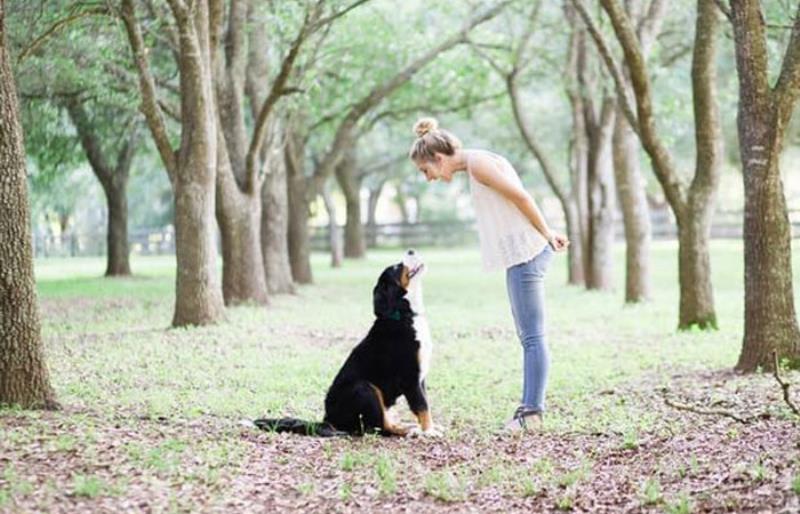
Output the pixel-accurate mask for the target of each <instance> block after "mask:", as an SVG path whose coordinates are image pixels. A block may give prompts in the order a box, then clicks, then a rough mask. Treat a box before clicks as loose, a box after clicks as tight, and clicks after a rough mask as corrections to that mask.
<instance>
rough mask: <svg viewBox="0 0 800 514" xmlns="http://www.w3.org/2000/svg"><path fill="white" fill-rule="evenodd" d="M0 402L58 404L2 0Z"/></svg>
mask: <svg viewBox="0 0 800 514" xmlns="http://www.w3.org/2000/svg"><path fill="white" fill-rule="evenodd" d="M0 134H2V137H0V263H2V267H0V405H19V406H21V407H23V408H57V407H58V404H57V403H56V401H55V394H54V392H53V389H52V387H51V386H50V377H49V373H48V370H47V365H46V363H45V359H44V352H43V350H42V336H41V325H40V321H39V308H38V306H37V303H36V286H35V282H34V277H33V250H32V248H31V229H30V214H29V212H28V189H27V186H28V184H27V172H26V170H25V148H24V144H23V137H22V126H21V125H20V121H19V106H18V105H17V92H16V86H15V84H14V76H13V74H12V72H11V66H10V63H9V62H8V50H7V44H6V32H5V3H4V2H3V1H2V0H0Z"/></svg>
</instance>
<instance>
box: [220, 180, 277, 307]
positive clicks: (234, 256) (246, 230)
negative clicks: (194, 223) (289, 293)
mask: <svg viewBox="0 0 800 514" xmlns="http://www.w3.org/2000/svg"><path fill="white" fill-rule="evenodd" d="M217 173H218V180H217V222H218V223H219V229H220V235H221V237H222V296H223V298H224V300H225V304H226V305H237V304H242V303H256V304H261V305H264V304H266V303H267V281H266V278H265V275H264V257H263V255H262V253H261V191H260V190H259V191H254V192H252V193H250V194H247V193H244V192H242V191H240V190H239V187H238V186H237V185H236V184H235V183H234V178H233V175H231V174H229V173H230V171H229V170H228V171H225V170H219V169H218V171H217ZM225 180H228V181H229V182H230V183H228V184H227V185H222V184H221V183H220V182H222V181H225Z"/></svg>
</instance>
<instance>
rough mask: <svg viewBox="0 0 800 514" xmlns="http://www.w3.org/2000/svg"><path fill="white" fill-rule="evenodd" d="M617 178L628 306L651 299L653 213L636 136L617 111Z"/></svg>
mask: <svg viewBox="0 0 800 514" xmlns="http://www.w3.org/2000/svg"><path fill="white" fill-rule="evenodd" d="M613 147H614V178H615V181H616V184H617V197H618V199H619V203H620V206H621V207H622V219H623V222H624V225H625V303H637V302H642V301H646V300H648V299H650V241H651V239H652V237H651V231H650V212H649V209H648V204H647V194H646V192H645V184H644V177H643V176H642V172H641V167H640V164H639V146H638V144H637V140H636V135H635V134H634V133H633V130H632V129H631V127H630V124H629V123H628V121H627V120H626V119H625V116H624V114H623V113H622V109H621V108H618V109H617V119H616V121H615V127H614V142H613Z"/></svg>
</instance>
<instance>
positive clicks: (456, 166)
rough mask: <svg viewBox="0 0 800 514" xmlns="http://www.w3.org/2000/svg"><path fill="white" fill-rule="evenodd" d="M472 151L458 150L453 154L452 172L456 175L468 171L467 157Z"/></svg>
mask: <svg viewBox="0 0 800 514" xmlns="http://www.w3.org/2000/svg"><path fill="white" fill-rule="evenodd" d="M469 152H471V150H466V149H463V148H462V149H458V150H456V151H455V153H453V156H452V157H451V158H450V166H451V170H452V171H453V172H454V173H455V172H457V171H466V169H467V156H468V155H469Z"/></svg>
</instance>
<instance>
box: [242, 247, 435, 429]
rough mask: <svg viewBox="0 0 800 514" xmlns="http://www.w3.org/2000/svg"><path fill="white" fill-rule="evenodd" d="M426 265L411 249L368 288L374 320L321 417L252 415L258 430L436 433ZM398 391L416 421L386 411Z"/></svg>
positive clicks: (335, 384)
mask: <svg viewBox="0 0 800 514" xmlns="http://www.w3.org/2000/svg"><path fill="white" fill-rule="evenodd" d="M425 271H426V267H425V263H424V262H423V261H422V258H421V257H420V256H419V254H418V253H416V252H415V251H414V250H408V251H407V252H406V253H405V254H404V255H403V259H402V261H401V262H399V263H397V264H395V265H393V266H389V267H387V268H386V269H384V270H383V273H381V275H380V277H379V278H378V282H377V284H376V285H375V287H374V289H373V291H372V305H373V311H374V313H375V321H374V322H373V324H372V328H371V329H370V330H369V333H367V335H366V337H365V338H364V339H363V340H362V341H361V342H360V343H359V344H358V345H357V346H356V347H355V348H353V350H352V352H350V355H349V356H348V357H347V360H346V361H345V362H344V364H343V365H342V367H341V369H340V370H339V373H337V375H336V377H335V378H334V380H333V383H332V384H331V386H330V388H329V389H328V393H327V395H326V396H325V417H324V419H323V421H322V422H321V423H316V422H308V421H304V420H299V419H295V418H280V419H266V418H262V419H257V420H255V421H254V423H255V425H256V426H257V427H259V428H261V429H262V430H269V431H274V432H292V433H297V434H307V435H318V436H323V437H331V436H339V435H363V434H367V433H378V434H381V435H387V436H405V435H417V434H419V435H434V436H436V435H441V432H440V431H439V429H438V428H436V427H434V425H433V421H432V419H431V414H430V409H429V406H428V395H427V391H426V388H425V379H426V377H427V375H428V371H429V369H430V359H431V351H432V347H431V345H432V342H431V333H430V328H429V326H428V321H427V318H426V317H425V310H424V306H423V302H422V277H423V275H424V274H425ZM400 396H405V398H406V401H407V402H408V406H409V408H410V409H411V411H412V412H413V413H414V415H415V416H416V418H417V422H418V426H416V427H413V428H409V427H406V426H402V425H399V424H397V423H395V422H394V421H393V420H392V419H391V416H390V415H389V413H388V409H389V408H390V407H392V406H393V405H394V404H395V402H396V401H397V399H398V398H399V397H400Z"/></svg>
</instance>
